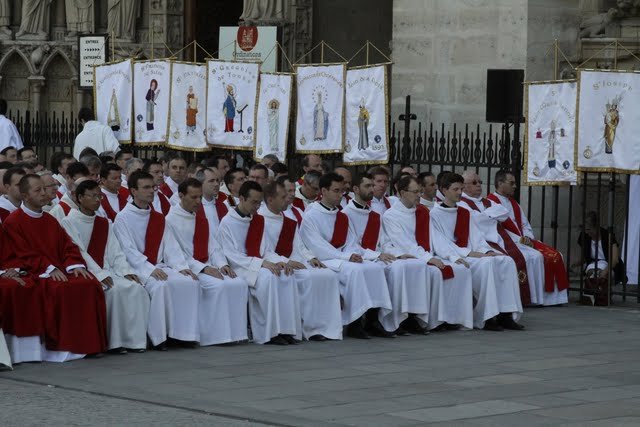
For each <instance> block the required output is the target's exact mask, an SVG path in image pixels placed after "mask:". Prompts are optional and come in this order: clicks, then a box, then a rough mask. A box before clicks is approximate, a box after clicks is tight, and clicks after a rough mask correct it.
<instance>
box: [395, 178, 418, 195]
mask: <svg viewBox="0 0 640 427" xmlns="http://www.w3.org/2000/svg"><path fill="white" fill-rule="evenodd" d="M412 182H415V183H416V184H417V183H418V180H417V179H415V178H414V177H412V176H411V175H407V176H403V177H402V178H400V179H399V180H398V182H397V183H396V186H397V187H398V194H400V192H401V191H407V188H409V185H410V184H411V183H412Z"/></svg>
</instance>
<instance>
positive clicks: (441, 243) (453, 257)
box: [429, 216, 471, 262]
mask: <svg viewBox="0 0 640 427" xmlns="http://www.w3.org/2000/svg"><path fill="white" fill-rule="evenodd" d="M429 225H430V228H429V236H430V237H431V242H432V245H431V248H432V249H433V250H434V252H435V253H436V255H438V256H439V257H441V258H444V259H446V260H449V261H451V262H456V261H458V260H459V259H462V258H465V257H466V256H468V255H469V252H471V251H469V250H466V249H463V248H460V247H458V246H457V245H456V244H455V243H454V242H452V241H451V240H450V239H448V238H447V237H446V235H445V234H444V230H442V228H441V225H440V224H439V223H438V221H434V218H433V216H432V217H431V222H430V224H429ZM464 252H466V253H464Z"/></svg>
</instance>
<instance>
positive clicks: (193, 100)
mask: <svg viewBox="0 0 640 427" xmlns="http://www.w3.org/2000/svg"><path fill="white" fill-rule="evenodd" d="M206 68H207V67H206V66H205V65H204V64H197V63H189V62H173V63H172V64H171V107H170V113H169V141H168V143H167V145H169V146H170V147H172V148H175V149H178V150H188V151H207V150H208V149H209V147H208V146H207V141H206V139H205V134H204V133H205V132H204V129H205V111H204V109H205V99H206V96H207V69H206Z"/></svg>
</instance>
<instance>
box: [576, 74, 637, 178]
mask: <svg viewBox="0 0 640 427" xmlns="http://www.w3.org/2000/svg"><path fill="white" fill-rule="evenodd" d="M639 91H640V73H638V72H629V71H612V70H609V71H597V70H580V72H579V74H578V132H577V135H576V145H577V153H576V157H577V163H578V170H581V171H592V172H620V173H631V174H639V173H640V149H638V135H640V97H639V96H638V92H639Z"/></svg>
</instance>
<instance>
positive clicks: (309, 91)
mask: <svg viewBox="0 0 640 427" xmlns="http://www.w3.org/2000/svg"><path fill="white" fill-rule="evenodd" d="M345 77H346V64H343V63H340V64H330V65H317V64H316V65H297V66H296V86H297V96H298V107H297V116H296V152H298V153H318V154H321V153H339V152H341V151H342V144H343V140H344V87H345Z"/></svg>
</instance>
